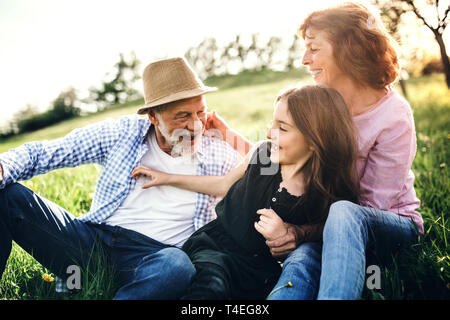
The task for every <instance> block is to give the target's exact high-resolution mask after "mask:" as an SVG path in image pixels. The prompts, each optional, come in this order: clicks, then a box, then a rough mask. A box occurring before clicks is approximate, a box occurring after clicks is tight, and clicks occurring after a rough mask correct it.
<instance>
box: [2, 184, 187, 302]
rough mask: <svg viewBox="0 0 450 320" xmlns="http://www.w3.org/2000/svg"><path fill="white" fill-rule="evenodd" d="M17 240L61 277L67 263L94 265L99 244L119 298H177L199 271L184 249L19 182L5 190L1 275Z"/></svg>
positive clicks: (64, 276)
mask: <svg viewBox="0 0 450 320" xmlns="http://www.w3.org/2000/svg"><path fill="white" fill-rule="evenodd" d="M13 240H14V241H15V242H16V243H17V244H18V245H20V246H21V247H22V248H23V249H24V250H26V251H27V252H28V253H30V254H32V255H33V257H34V258H35V259H36V260H37V261H39V262H40V263H41V264H42V265H43V266H45V267H46V268H48V269H49V270H51V271H52V272H54V273H55V274H56V275H57V276H58V277H60V278H62V279H65V278H67V276H68V274H66V271H67V267H68V266H70V265H78V266H80V267H82V266H86V265H87V264H88V263H91V264H92V261H95V259H93V257H92V255H93V254H94V255H95V254H98V253H99V252H93V250H94V248H100V249H101V252H102V253H104V254H105V256H106V258H107V263H109V264H110V265H111V266H112V267H113V269H114V270H115V273H116V275H117V280H118V284H119V286H120V288H119V290H118V291H117V293H116V295H115V299H178V298H179V297H181V296H182V295H183V294H184V292H185V290H186V289H187V288H188V286H189V284H190V282H191V278H192V277H193V275H194V273H195V268H194V266H193V265H192V263H191V261H190V259H189V257H188V256H187V255H186V254H185V253H184V252H183V251H182V250H181V249H179V248H176V247H173V246H168V245H165V244H162V243H160V242H158V241H156V240H153V239H151V238H149V237H147V236H145V235H142V234H140V233H138V232H134V231H132V230H127V229H124V228H121V227H118V226H108V225H104V224H93V223H86V222H82V221H80V220H77V219H75V218H74V216H73V215H71V214H70V213H69V212H67V211H66V210H64V209H62V208H61V207H59V206H57V205H56V204H54V203H53V202H51V201H49V200H47V199H45V198H42V197H40V196H38V195H37V194H35V193H34V192H33V191H31V190H30V189H28V188H26V187H24V186H22V185H21V184H18V183H16V184H12V185H9V186H7V187H6V188H5V189H3V190H0V277H1V275H2V274H3V271H4V269H5V265H6V262H7V259H8V256H9V254H10V252H11V247H12V241H13ZM100 267H101V266H100ZM82 289H83V288H81V290H82Z"/></svg>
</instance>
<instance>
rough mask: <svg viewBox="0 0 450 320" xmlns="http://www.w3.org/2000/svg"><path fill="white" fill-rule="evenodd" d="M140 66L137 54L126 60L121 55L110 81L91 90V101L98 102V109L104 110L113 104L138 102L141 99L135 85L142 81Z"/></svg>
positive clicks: (132, 54)
mask: <svg viewBox="0 0 450 320" xmlns="http://www.w3.org/2000/svg"><path fill="white" fill-rule="evenodd" d="M139 66H140V62H139V60H138V59H137V58H136V54H135V53H134V52H132V53H131V54H130V56H129V57H128V58H127V59H126V58H125V56H124V54H122V53H121V54H120V60H119V62H117V63H116V64H115V65H114V71H113V72H112V73H111V74H109V77H108V78H111V80H109V81H104V82H103V83H102V85H101V87H100V89H97V88H94V87H93V88H90V89H89V91H90V98H89V99H88V100H90V101H91V102H96V103H97V105H98V107H97V108H98V109H104V108H106V107H108V106H109V105H112V104H120V103H125V102H128V101H132V100H136V99H137V98H139V97H140V94H139V91H138V90H136V89H135V83H136V81H137V80H139V79H140V73H139V72H138V68H139Z"/></svg>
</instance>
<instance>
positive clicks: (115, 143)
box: [0, 115, 240, 230]
mask: <svg viewBox="0 0 450 320" xmlns="http://www.w3.org/2000/svg"><path fill="white" fill-rule="evenodd" d="M150 125H151V122H150V121H149V120H148V119H145V118H141V117H139V116H137V115H132V116H124V117H122V118H120V119H118V120H113V119H108V120H105V121H103V122H99V123H96V124H93V125H90V126H87V127H84V128H81V129H75V130H73V131H72V132H71V133H69V134H68V135H67V136H65V137H63V138H60V139H55V140H52V141H39V142H30V143H26V144H24V145H22V146H20V147H18V148H16V149H12V150H9V151H8V152H5V153H2V154H0V164H1V165H2V168H3V182H2V183H1V184H0V189H2V188H4V187H5V185H6V184H10V183H14V182H17V181H19V180H27V179H30V178H32V177H33V176H35V175H38V174H43V173H46V172H48V171H50V170H54V169H58V168H63V167H75V166H79V165H82V164H88V163H97V164H100V165H102V167H103V171H102V174H101V176H100V178H99V180H98V183H97V186H96V188H95V195H94V199H93V201H92V206H91V209H90V211H89V212H87V213H86V214H84V215H82V216H80V217H79V218H78V219H80V220H82V221H90V222H93V223H101V222H102V221H104V220H105V219H106V218H108V217H109V216H110V215H111V214H112V213H113V212H114V211H115V210H116V209H117V208H118V207H119V206H120V204H121V203H122V202H123V201H124V200H125V198H126V197H127V195H128V194H129V192H130V190H132V189H133V187H134V186H135V184H136V180H135V179H132V178H131V171H132V170H133V169H134V168H135V167H136V166H138V165H139V163H140V161H141V159H142V157H143V155H144V154H145V153H146V152H147V151H148V147H147V145H146V144H145V140H146V138H147V132H148V130H149V128H150ZM197 156H198V157H197V159H198V165H197V175H211V176H218V175H225V174H226V173H227V172H228V171H230V169H232V168H233V167H234V166H236V165H237V164H238V163H239V161H240V156H239V154H238V153H237V152H236V151H235V150H233V149H232V148H231V147H230V146H229V145H228V144H226V143H224V142H223V141H221V140H219V139H217V138H214V137H210V136H206V135H204V136H203V139H202V144H201V146H200V148H199V149H198V153H197ZM219 200H220V198H218V197H213V196H209V195H206V194H202V193H198V194H197V204H196V208H195V213H194V229H195V230H197V229H199V228H200V227H202V226H203V225H205V224H206V223H208V222H210V221H211V220H213V219H214V218H215V217H216V213H215V210H214V208H215V205H216V204H217V202H218V201H219Z"/></svg>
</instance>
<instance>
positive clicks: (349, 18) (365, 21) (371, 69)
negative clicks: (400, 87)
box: [298, 2, 400, 89]
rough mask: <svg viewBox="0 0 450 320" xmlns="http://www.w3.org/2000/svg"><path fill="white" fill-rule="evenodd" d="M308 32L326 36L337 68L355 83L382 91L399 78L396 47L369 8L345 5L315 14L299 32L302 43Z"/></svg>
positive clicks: (304, 23)
mask: <svg viewBox="0 0 450 320" xmlns="http://www.w3.org/2000/svg"><path fill="white" fill-rule="evenodd" d="M308 28H313V29H317V30H319V31H325V32H326V34H327V35H328V40H329V42H330V43H331V45H332V47H333V57H334V59H335V61H336V63H337V65H338V66H339V67H340V68H341V70H342V71H343V72H344V73H346V74H348V75H349V76H350V77H351V78H352V79H353V80H354V81H355V82H356V83H359V84H364V85H366V86H369V87H371V88H374V89H383V88H384V87H386V86H387V85H388V84H391V83H392V82H394V81H395V80H396V78H397V77H398V74H399V69H400V65H399V61H398V57H397V52H396V49H395V47H396V46H397V44H396V43H395V41H394V40H393V39H392V37H391V36H390V35H389V33H388V32H387V31H386V28H385V27H384V25H383V23H382V22H381V19H380V17H379V14H378V13H377V12H375V11H373V12H372V11H371V10H369V9H368V8H367V7H366V6H364V5H362V4H360V3H353V2H346V3H342V4H339V5H337V6H334V7H330V8H327V9H324V10H317V11H314V12H312V13H310V14H309V15H308V16H307V17H306V19H305V20H304V21H303V23H302V24H301V25H300V27H299V29H298V34H299V35H300V36H302V37H303V39H305V37H306V31H307V29H308Z"/></svg>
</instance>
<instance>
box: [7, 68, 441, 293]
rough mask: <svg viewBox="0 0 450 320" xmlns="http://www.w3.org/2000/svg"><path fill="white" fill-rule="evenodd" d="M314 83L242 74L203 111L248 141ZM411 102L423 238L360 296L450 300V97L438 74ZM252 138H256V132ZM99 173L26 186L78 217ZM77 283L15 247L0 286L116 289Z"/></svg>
mask: <svg viewBox="0 0 450 320" xmlns="http://www.w3.org/2000/svg"><path fill="white" fill-rule="evenodd" d="M298 82H302V83H312V82H311V79H310V78H309V76H306V75H305V73H304V72H301V71H293V72H289V73H278V72H271V71H263V72H260V73H255V72H246V73H244V74H240V75H238V76H223V77H215V78H210V79H208V80H207V81H206V83H207V84H208V85H211V86H217V87H219V89H220V90H219V91H217V92H213V93H210V94H208V95H207V102H208V109H209V110H213V109H215V110H217V111H218V112H219V114H220V115H221V116H223V117H224V118H225V119H226V120H227V122H228V123H229V125H230V126H231V127H233V128H234V129H236V130H238V131H239V132H241V133H243V134H244V135H246V136H247V137H248V138H249V139H251V140H252V141H256V140H258V139H263V138H264V137H265V130H266V124H267V122H268V121H269V120H270V119H271V118H272V110H273V109H272V105H273V101H274V98H275V96H276V95H277V93H278V92H279V91H280V90H281V89H283V88H285V87H287V86H289V85H292V84H295V83H298ZM407 86H408V94H409V101H410V103H411V106H412V107H413V111H414V116H415V122H416V131H417V155H416V158H415V161H414V163H413V171H414V173H415V175H416V180H415V188H416V192H417V195H418V197H419V198H420V199H421V208H420V212H421V213H422V215H423V218H424V229H425V235H424V236H423V237H422V238H421V239H420V242H419V244H418V245H416V246H414V247H413V248H411V249H409V250H405V251H403V252H401V253H400V254H398V255H396V256H395V257H394V259H393V260H392V262H391V263H390V264H388V265H387V266H386V267H384V268H383V269H382V284H381V290H367V289H365V290H364V293H363V298H364V299H450V289H449V288H448V287H450V250H449V249H448V242H449V233H450V227H449V222H448V220H449V204H450V203H449V202H450V197H449V195H448V190H450V182H449V179H448V177H449V165H450V163H449V150H450V148H449V147H450V94H449V93H450V92H449V90H448V89H447V88H446V87H445V82H444V78H443V76H441V75H437V76H431V77H422V78H414V79H410V80H408V84H407ZM142 103H143V101H142V100H140V101H136V102H134V103H130V104H128V105H125V106H116V107H115V108H113V109H111V110H106V111H103V112H101V113H97V114H93V115H89V116H86V117H82V118H76V119H72V120H70V121H65V122H63V123H60V124H57V125H54V126H52V127H48V128H45V129H42V130H39V131H36V132H32V133H29V134H24V135H20V136H16V137H12V138H11V139H8V140H5V141H0V152H4V151H7V150H8V149H11V148H14V147H16V146H19V145H21V144H23V143H24V142H27V141H33V140H42V139H53V138H57V137H61V136H63V135H65V134H66V133H68V132H70V131H71V130H72V129H75V128H79V127H82V126H84V125H87V124H90V123H94V122H97V121H101V120H103V119H106V118H109V117H113V118H118V117H120V116H122V115H125V114H131V113H135V111H136V109H137V108H138V107H139V106H140V105H142ZM255 132H256V133H257V134H255ZM100 171H101V168H100V167H98V166H94V165H85V166H81V167H78V168H69V169H59V170H55V171H53V172H50V173H48V174H46V175H42V176H36V177H34V178H33V179H31V180H29V181H25V182H23V184H24V185H26V186H28V187H29V188H31V189H33V190H34V191H36V192H38V193H39V194H40V195H42V196H44V197H46V198H48V199H51V200H52V201H54V202H55V203H57V204H58V205H60V206H62V207H64V208H66V209H67V210H68V211H70V212H72V213H73V214H74V215H76V216H79V215H81V214H83V213H85V212H87V211H88V210H89V208H90V205H91V202H92V196H93V193H94V188H95V183H94V182H95V181H96V180H97V179H98V177H99V176H100ZM99 264H100V266H101V267H100V268H98V270H90V272H89V273H86V275H87V276H86V277H85V278H84V279H83V283H82V290H80V291H74V292H72V293H68V294H58V293H56V292H55V291H54V286H55V283H54V282H45V281H43V279H42V275H43V274H51V272H50V271H49V270H46V269H45V268H44V267H42V266H41V265H40V264H39V263H38V262H36V261H35V260H34V259H33V258H32V257H31V256H30V255H28V254H27V253H26V252H25V251H23V250H22V249H21V248H20V247H19V246H17V245H16V244H14V247H13V252H12V254H11V256H10V258H9V260H8V264H7V269H6V271H5V273H4V275H3V278H2V279H1V281H0V299H110V298H112V297H113V294H114V290H115V286H114V281H113V276H112V275H111V273H110V272H109V270H108V268H106V267H107V266H105V265H104V264H103V263H99Z"/></svg>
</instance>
